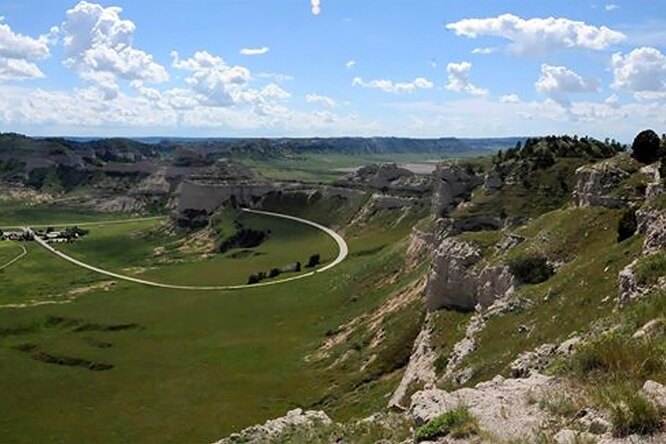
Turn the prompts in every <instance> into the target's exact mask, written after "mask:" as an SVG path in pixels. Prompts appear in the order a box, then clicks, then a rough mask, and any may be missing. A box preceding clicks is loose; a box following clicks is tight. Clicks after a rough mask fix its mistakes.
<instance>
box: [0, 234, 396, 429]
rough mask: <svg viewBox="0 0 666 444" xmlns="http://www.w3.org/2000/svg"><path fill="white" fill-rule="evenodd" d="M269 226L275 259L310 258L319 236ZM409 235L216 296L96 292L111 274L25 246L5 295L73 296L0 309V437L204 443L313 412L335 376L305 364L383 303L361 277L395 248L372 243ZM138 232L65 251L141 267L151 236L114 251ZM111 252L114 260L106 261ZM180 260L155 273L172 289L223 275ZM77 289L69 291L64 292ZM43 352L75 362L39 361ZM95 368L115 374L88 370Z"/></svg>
mask: <svg viewBox="0 0 666 444" xmlns="http://www.w3.org/2000/svg"><path fill="white" fill-rule="evenodd" d="M255 222H256V223H262V222H260V221H255ZM255 222H253V223H255ZM120 227H124V228H120ZM272 227H274V228H273V229H274V231H273V233H274V236H273V239H272V240H269V241H267V242H266V243H265V244H264V245H262V246H260V247H258V248H259V249H262V248H265V249H268V248H269V247H271V245H270V243H271V242H275V245H273V246H272V247H271V249H273V250H274V255H275V256H274V257H275V258H278V259H279V260H280V261H282V260H286V259H287V258H289V259H290V260H291V258H292V257H296V256H298V257H301V256H303V255H304V254H305V255H306V256H307V255H308V254H310V250H311V249H312V246H313V245H316V242H318V241H317V239H316V236H315V238H314V239H312V238H310V239H309V242H308V243H307V245H304V244H299V243H297V242H296V241H295V240H294V239H291V238H290V234H289V233H290V231H289V230H290V229H291V227H283V229H284V231H282V232H281V233H282V234H280V235H279V236H278V231H279V230H282V228H280V229H278V228H275V226H273V225H272ZM408 227H409V221H407V223H406V224H405V225H404V226H399V227H394V228H386V229H383V230H382V229H369V230H368V231H367V232H368V233H370V232H372V235H369V234H368V235H364V233H362V232H357V233H354V235H353V236H352V239H350V249H351V254H350V257H349V259H348V260H347V261H345V262H343V263H342V264H341V265H340V266H339V267H338V268H336V269H334V270H333V271H331V272H327V273H323V274H321V275H316V276H314V277H312V278H308V279H304V280H301V281H295V282H292V283H289V284H286V285H278V286H275V287H267V288H255V289H249V290H243V291H238V292H223V293H222V292H220V293H218V292H180V291H169V290H164V289H153V288H148V287H141V286H138V285H133V284H129V283H117V284H116V285H114V286H110V287H99V283H100V280H102V281H104V280H106V279H101V278H100V277H99V276H96V275H93V274H92V273H89V272H87V271H86V270H82V269H80V268H77V267H75V266H73V265H71V264H68V263H66V262H63V261H60V260H58V259H57V258H55V257H53V256H50V255H48V254H47V253H46V252H44V251H43V250H41V249H38V248H37V247H36V246H35V245H28V246H29V250H30V251H29V254H28V256H26V258H24V260H22V261H20V262H19V263H17V264H16V268H14V269H12V272H11V273H9V269H8V270H7V272H6V273H4V274H0V300H2V302H3V303H8V302H24V301H26V300H31V299H35V298H36V299H40V300H51V299H52V300H53V301H59V302H68V301H71V302H69V303H62V304H57V305H38V306H34V307H27V308H20V309H19V308H0V399H2V402H1V403H0V436H2V437H3V438H2V439H3V440H6V441H9V442H210V441H213V440H215V439H217V438H220V437H221V436H224V435H226V434H228V433H230V432H232V431H234V430H238V429H240V428H242V427H245V426H248V425H251V424H254V423H257V422H262V421H264V420H266V419H268V418H270V417H274V416H279V415H282V414H284V413H285V411H286V410H288V409H291V408H294V407H296V406H305V407H307V406H310V405H317V404H318V403H320V402H321V400H322V398H323V397H324V396H325V395H326V394H328V393H329V387H328V386H327V384H326V382H323V381H325V380H328V379H329V378H331V377H334V376H335V375H333V376H332V375H330V374H328V373H325V370H324V369H322V368H319V367H317V366H315V365H312V364H308V363H307V362H306V361H305V360H304V357H305V356H306V355H308V354H309V353H311V352H312V351H313V350H315V349H316V348H317V347H318V346H319V344H320V343H321V341H322V340H323V339H324V338H325V337H326V332H328V331H330V330H331V329H335V328H336V327H337V326H338V325H340V324H341V323H343V322H345V321H347V320H349V319H351V318H353V317H355V316H358V315H359V314H360V313H363V312H366V311H369V310H372V309H374V308H375V307H377V306H378V305H379V304H381V303H382V301H383V300H385V298H386V297H388V296H389V294H388V293H387V289H386V288H384V287H376V286H374V285H373V286H368V284H367V283H368V282H376V281H378V280H381V279H382V278H383V277H384V276H385V273H386V270H385V263H386V262H387V261H394V260H395V258H396V256H398V255H400V254H401V253H400V251H398V250H387V249H385V248H378V246H382V245H387V244H391V243H393V242H397V241H398V240H399V239H401V238H403V237H404V236H405V235H406V234H407V233H408ZM140 228H141V229H146V228H149V227H138V226H136V225H133V224H129V225H122V226H121V225H118V226H113V228H109V229H108V230H106V229H105V230H104V231H99V232H98V234H97V235H96V234H93V235H91V237H90V239H89V240H88V241H86V242H87V243H86V242H81V243H80V244H78V245H76V244H74V245H72V246H71V248H72V250H77V251H76V254H79V255H82V256H86V257H87V258H88V259H94V260H96V261H99V262H98V263H99V264H100V265H105V266H109V267H116V266H118V267H120V266H123V264H124V263H125V262H127V263H132V264H141V263H142V261H144V260H148V259H147V258H148V257H149V256H150V254H149V252H150V251H151V249H152V248H153V244H151V241H150V237H147V238H141V239H142V240H141V241H136V242H134V243H131V244H129V243H125V244H123V243H122V242H123V241H122V239H125V238H128V239H132V236H131V232H132V231H133V230H134V231H136V230H139V231H141V230H140ZM123 230H129V232H125V233H123ZM292 235H294V234H293V233H292ZM134 239H136V237H134ZM144 242H145V243H144ZM312 242H315V244H313V243H312ZM331 243H332V242H331ZM289 245H296V247H295V248H289ZM323 247H324V246H322V248H323ZM107 248H108V249H111V251H114V252H117V253H118V255H119V256H116V257H113V258H112V257H111V255H109V256H107V255H105V254H103V253H102V251H104V249H107ZM333 248H334V245H333ZM306 250H307V251H306ZM72 253H73V254H74V251H72ZM322 253H323V254H324V256H326V255H329V256H331V255H332V253H333V252H332V251H328V252H327V253H324V250H323V249H322ZM359 253H362V254H359ZM268 255H269V254H267V255H266V256H268ZM289 255H291V256H289ZM256 257H258V258H261V259H260V260H264V259H263V258H264V256H256ZM220 260H222V261H224V260H226V258H222V259H220ZM229 260H233V259H229ZM258 265H259V264H258V263H251V265H248V269H249V268H252V271H256V270H255V268H256V267H257V266H258ZM180 266H181V264H173V265H169V266H168V267H167V268H166V269H164V270H163V271H159V270H157V271H154V272H155V273H156V276H159V277H160V278H162V277H163V278H164V279H165V280H166V279H169V280H172V279H173V280H174V281H175V280H176V279H177V278H178V279H180V278H181V277H184V276H188V278H189V279H191V281H192V282H201V281H202V280H203V279H211V280H214V279H224V275H223V274H219V275H218V274H216V273H212V272H211V271H210V270H208V271H207V270H206V268H205V267H203V268H197V269H196V270H195V268H192V269H191V270H190V271H191V274H190V273H188V272H186V271H182V272H180V271H178V267H180ZM182 266H185V267H188V266H189V265H188V263H185V264H184V265H182ZM171 267H173V268H171ZM216 270H217V268H216ZM196 272H199V273H200V274H196ZM160 273H163V274H160ZM178 273H181V275H178ZM102 278H103V277H102ZM85 287H88V290H87V291H84V292H82V293H81V294H77V295H75V297H73V296H72V295H71V294H70V293H68V292H69V291H70V290H71V289H72V288H85ZM68 294H69V296H68ZM349 295H355V297H354V299H353V300H350V299H349ZM49 357H50V358H55V359H56V360H58V359H59V360H60V361H61V362H66V363H69V365H56V364H54V363H49V362H44V361H45V360H48V359H50V358H49ZM81 362H83V364H81ZM73 363H74V364H73ZM86 363H88V364H86ZM90 363H95V364H103V365H104V366H107V368H108V367H109V366H111V368H108V369H106V370H103V371H95V370H91V369H90V368H91V366H90ZM324 376H325V377H326V379H324ZM390 389H391V387H390V386H382V387H381V390H379V392H377V393H376V396H377V397H378V399H379V400H382V399H384V398H383V397H384V396H385V395H386V393H387V392H388V391H390ZM340 402H342V401H340ZM382 402H383V401H382ZM332 407H335V406H332ZM368 408H370V407H368ZM354 410H355V411H358V414H362V413H364V409H363V408H362V407H358V408H356V409H354Z"/></svg>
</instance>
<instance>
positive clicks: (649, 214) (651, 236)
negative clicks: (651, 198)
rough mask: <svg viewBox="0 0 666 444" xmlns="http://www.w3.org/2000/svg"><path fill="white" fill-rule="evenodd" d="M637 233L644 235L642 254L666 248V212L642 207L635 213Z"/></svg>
mask: <svg viewBox="0 0 666 444" xmlns="http://www.w3.org/2000/svg"><path fill="white" fill-rule="evenodd" d="M636 222H637V227H638V228H637V231H638V232H639V233H640V234H643V235H645V241H644V242H643V254H651V253H656V252H657V251H659V250H664V249H665V248H666V211H664V210H660V209H654V208H649V207H647V208H646V207H643V208H640V209H639V210H637V211H636Z"/></svg>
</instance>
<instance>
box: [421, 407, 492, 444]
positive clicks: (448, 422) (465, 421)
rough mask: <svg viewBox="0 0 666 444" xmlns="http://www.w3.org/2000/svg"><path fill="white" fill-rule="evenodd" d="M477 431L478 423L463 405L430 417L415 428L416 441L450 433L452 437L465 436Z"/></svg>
mask: <svg viewBox="0 0 666 444" xmlns="http://www.w3.org/2000/svg"><path fill="white" fill-rule="evenodd" d="M478 433H479V424H478V422H477V421H476V418H475V417H474V415H472V414H471V413H470V411H469V409H468V408H467V407H465V406H459V407H457V408H455V409H453V410H449V411H448V412H446V413H444V414H442V415H439V416H438V417H436V418H433V419H431V420H430V421H428V422H427V423H425V424H424V425H422V426H421V427H419V428H418V429H416V441H417V442H420V441H426V440H432V439H435V438H440V437H443V436H448V435H450V436H451V437H452V438H456V439H458V438H465V437H468V436H472V435H477V434H478Z"/></svg>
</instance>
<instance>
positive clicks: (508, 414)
mask: <svg viewBox="0 0 666 444" xmlns="http://www.w3.org/2000/svg"><path fill="white" fill-rule="evenodd" d="M556 385H557V381H556V380H554V379H553V378H550V377H548V376H543V375H540V374H537V373H535V374H533V375H531V376H530V377H529V378H525V379H505V378H503V377H501V376H496V377H495V378H493V379H492V380H491V381H487V382H483V383H479V384H477V385H476V386H475V387H474V388H462V389H459V390H456V391H453V392H450V393H448V392H446V391H444V390H440V389H429V390H422V391H419V392H416V393H415V394H414V395H413V396H412V402H411V405H410V408H409V414H410V416H411V417H412V419H413V421H414V423H415V424H416V425H417V426H418V425H422V424H425V423H426V422H428V421H429V420H431V419H433V418H435V417H437V416H439V415H441V414H443V413H445V412H447V411H449V410H452V409H454V408H456V407H458V406H460V405H465V406H467V408H468V409H469V411H470V413H472V415H474V417H475V418H476V419H477V420H478V422H479V426H480V427H481V429H482V430H485V431H487V432H489V433H491V434H493V435H494V438H496V439H498V440H501V441H504V440H512V439H513V440H515V439H526V438H528V439H527V441H528V442H530V439H532V438H534V437H535V436H536V435H537V434H538V433H539V431H540V430H542V429H543V428H544V426H545V425H546V423H547V421H548V414H547V413H546V412H544V411H543V410H541V409H540V408H539V406H538V405H537V404H536V403H534V402H530V398H531V397H532V396H534V394H535V393H538V392H540V391H543V390H547V389H552V388H553V387H555V386H556Z"/></svg>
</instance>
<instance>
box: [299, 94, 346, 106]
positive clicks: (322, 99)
mask: <svg viewBox="0 0 666 444" xmlns="http://www.w3.org/2000/svg"><path fill="white" fill-rule="evenodd" d="M305 101H306V102H308V103H316V104H319V105H324V106H328V107H330V108H333V107H335V106H337V104H338V103H337V102H336V101H335V100H333V99H332V98H330V97H328V96H322V95H320V94H314V93H312V94H308V95H306V96H305Z"/></svg>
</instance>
